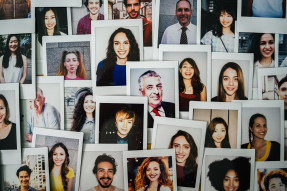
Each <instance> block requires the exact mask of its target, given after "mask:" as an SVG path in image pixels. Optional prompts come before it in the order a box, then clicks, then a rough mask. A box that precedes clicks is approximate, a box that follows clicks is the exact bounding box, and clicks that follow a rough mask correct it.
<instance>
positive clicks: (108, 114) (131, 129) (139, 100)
mask: <svg viewBox="0 0 287 191" xmlns="http://www.w3.org/2000/svg"><path fill="white" fill-rule="evenodd" d="M147 107H148V106H147V98H146V97H132V96H125V97H124V96H97V97H96V143H100V144H108V143H109V144H111V143H117V144H128V149H129V150H144V149H146V148H147V123H146V121H147Z"/></svg>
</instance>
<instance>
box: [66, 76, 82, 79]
mask: <svg viewBox="0 0 287 191" xmlns="http://www.w3.org/2000/svg"><path fill="white" fill-rule="evenodd" d="M65 80H84V79H83V78H79V77H78V76H77V77H76V78H68V77H67V76H65Z"/></svg>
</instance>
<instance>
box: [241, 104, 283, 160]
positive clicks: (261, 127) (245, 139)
mask: <svg viewBox="0 0 287 191" xmlns="http://www.w3.org/2000/svg"><path fill="white" fill-rule="evenodd" d="M241 103H242V123H241V124H242V135H241V138H242V140H241V148H242V149H254V147H253V145H258V148H262V147H263V148H266V149H264V150H260V149H256V148H255V159H256V161H280V160H283V159H284V156H283V155H284V117H283V116H284V115H283V112H284V106H283V101H281V100H277V101H274V100H252V101H241Z"/></svg>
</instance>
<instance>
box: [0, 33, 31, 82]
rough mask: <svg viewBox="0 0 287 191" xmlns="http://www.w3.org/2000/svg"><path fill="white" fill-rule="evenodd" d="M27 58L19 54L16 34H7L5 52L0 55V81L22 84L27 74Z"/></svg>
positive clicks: (18, 42)
mask: <svg viewBox="0 0 287 191" xmlns="http://www.w3.org/2000/svg"><path fill="white" fill-rule="evenodd" d="M27 65H28V64H27V58H26V56H24V55H22V54H21V51H20V39H19V36H18V35H14V34H11V35H8V38H7V41H6V48H5V53H4V55H3V56H1V57H0V81H1V83H21V84H23V83H24V82H25V79H26V75H27Z"/></svg>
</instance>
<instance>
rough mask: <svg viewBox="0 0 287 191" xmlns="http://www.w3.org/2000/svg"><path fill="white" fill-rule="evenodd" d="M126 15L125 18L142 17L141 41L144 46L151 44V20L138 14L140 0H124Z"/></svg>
mask: <svg viewBox="0 0 287 191" xmlns="http://www.w3.org/2000/svg"><path fill="white" fill-rule="evenodd" d="M124 5H125V7H126V10H127V13H128V16H126V17H125V19H142V20H143V41H144V46H152V22H151V21H149V20H147V18H146V17H145V16H143V15H140V10H141V0H124Z"/></svg>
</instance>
